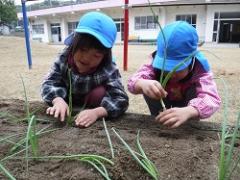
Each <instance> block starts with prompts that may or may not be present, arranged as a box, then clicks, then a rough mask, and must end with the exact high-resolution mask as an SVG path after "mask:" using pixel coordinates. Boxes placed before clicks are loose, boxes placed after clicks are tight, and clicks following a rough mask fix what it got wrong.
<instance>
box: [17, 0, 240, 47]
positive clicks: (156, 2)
mask: <svg viewBox="0 0 240 180" xmlns="http://www.w3.org/2000/svg"><path fill="white" fill-rule="evenodd" d="M149 1H150V2H151V6H152V9H153V12H154V13H153V12H152V11H151V9H150V7H149V6H148V0H129V4H128V6H125V5H124V0H99V1H97V0H93V1H81V0H76V1H72V4H70V5H69V4H68V5H64V6H59V7H51V6H50V7H49V8H45V9H41V8H39V9H37V10H30V11H28V12H27V16H28V20H29V30H30V38H31V39H32V40H39V41H41V42H46V43H62V42H63V41H64V39H65V38H66V37H67V36H68V34H70V33H71V32H73V31H74V29H75V28H76V26H77V23H78V21H79V18H80V17H81V16H82V15H83V14H84V13H86V12H88V11H101V12H104V13H105V14H107V15H109V16H110V17H112V18H113V20H114V21H115V23H116V26H117V30H118V34H117V42H122V41H123V31H124V9H125V8H128V10H129V41H138V42H146V41H154V40H156V38H157V35H158V32H159V26H158V24H157V23H156V22H155V19H157V20H158V22H160V24H161V25H162V26H164V25H165V24H168V23H170V22H173V21H176V20H184V21H187V22H188V23H190V24H191V25H192V26H193V27H195V28H196V30H197V32H198V35H199V38H200V41H205V42H216V43H239V42H240V0H198V1H195V0H149ZM26 4H27V3H26ZM154 15H155V16H156V18H154ZM18 18H19V19H22V13H18Z"/></svg>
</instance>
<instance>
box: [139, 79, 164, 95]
mask: <svg viewBox="0 0 240 180" xmlns="http://www.w3.org/2000/svg"><path fill="white" fill-rule="evenodd" d="M136 86H138V87H139V88H141V90H142V93H143V94H145V95H147V96H148V97H150V98H152V99H157V100H158V99H161V98H163V97H166V96H167V92H166V91H165V90H164V89H163V87H162V86H161V84H160V83H159V82H158V81H156V80H145V79H141V80H138V81H137V83H136Z"/></svg>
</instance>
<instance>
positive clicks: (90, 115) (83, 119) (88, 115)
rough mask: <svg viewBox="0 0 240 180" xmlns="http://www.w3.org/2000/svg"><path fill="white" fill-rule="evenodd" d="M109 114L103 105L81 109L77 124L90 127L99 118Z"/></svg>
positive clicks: (76, 120)
mask: <svg viewBox="0 0 240 180" xmlns="http://www.w3.org/2000/svg"><path fill="white" fill-rule="evenodd" d="M104 116H107V111H106V109H105V108H103V107H98V108H95V109H86V110H83V111H81V112H80V113H79V114H78V115H77V117H76V119H75V123H76V126H79V127H89V126H90V125H92V124H93V123H94V122H95V121H96V120H97V119H98V118H101V117H104Z"/></svg>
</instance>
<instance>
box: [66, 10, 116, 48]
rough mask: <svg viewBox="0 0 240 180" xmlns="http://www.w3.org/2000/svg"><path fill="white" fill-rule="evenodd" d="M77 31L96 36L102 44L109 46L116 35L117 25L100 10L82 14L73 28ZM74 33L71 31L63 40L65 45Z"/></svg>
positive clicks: (70, 41) (69, 41)
mask: <svg viewBox="0 0 240 180" xmlns="http://www.w3.org/2000/svg"><path fill="white" fill-rule="evenodd" d="M75 32H77V33H87V34H91V35H92V36H94V37H95V38H97V39H98V40H99V41H100V42H101V43H102V45H103V46H105V47H106V48H111V47H112V46H113V44H114V42H115V39H116V35H117V27H116V25H115V23H114V21H113V20H112V19H111V18H110V17H109V16H107V15H105V14H103V13H100V12H89V13H86V14H85V15H83V16H82V17H81V18H80V20H79V23H78V26H77V28H76V29H75ZM74 34H75V33H71V34H70V35H69V36H68V37H67V38H66V39H65V40H64V44H65V45H68V46H69V45H70V44H71V43H72V41H73V38H74Z"/></svg>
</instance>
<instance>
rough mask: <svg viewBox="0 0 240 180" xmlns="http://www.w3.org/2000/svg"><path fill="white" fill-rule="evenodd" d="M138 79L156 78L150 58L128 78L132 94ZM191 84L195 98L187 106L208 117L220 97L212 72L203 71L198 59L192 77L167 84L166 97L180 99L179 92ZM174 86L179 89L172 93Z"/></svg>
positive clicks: (218, 103) (218, 105)
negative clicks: (185, 80)
mask: <svg viewBox="0 0 240 180" xmlns="http://www.w3.org/2000/svg"><path fill="white" fill-rule="evenodd" d="M138 79H152V80H153V79H156V75H155V72H154V69H153V67H152V58H151V59H150V63H148V64H145V65H143V66H142V67H141V68H140V69H139V70H138V71H137V72H136V73H135V74H134V75H133V76H132V77H130V78H129V80H128V90H129V91H130V92H131V93H133V94H135V93H134V92H135V90H134V86H135V83H136V81H137V80H138ZM192 84H194V86H195V87H196V98H193V99H191V100H190V101H189V102H188V106H192V107H194V108H196V109H197V110H198V112H199V118H200V119H204V118H208V117H210V116H211V115H212V114H213V113H214V112H215V111H217V110H218V109H219V107H220V104H221V99H220V97H219V95H218V92H217V87H216V84H215V82H214V80H213V74H212V73H211V72H206V71H204V69H203V68H202V66H201V64H200V63H199V62H198V61H196V63H195V69H194V72H193V75H192V77H191V78H190V79H189V80H188V81H187V82H186V83H181V84H178V83H175V84H170V83H168V84H167V87H166V91H167V92H168V96H167V98H169V99H171V100H180V99H181V93H184V92H186V89H187V88H188V87H189V86H190V85H192ZM176 88H178V89H179V90H178V93H174V92H176V90H175V89H176ZM176 94H177V95H176Z"/></svg>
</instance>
